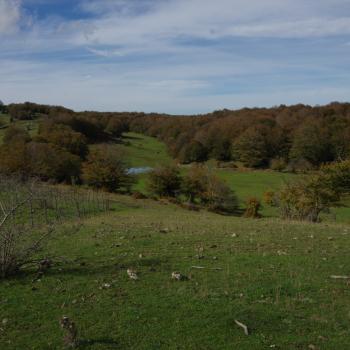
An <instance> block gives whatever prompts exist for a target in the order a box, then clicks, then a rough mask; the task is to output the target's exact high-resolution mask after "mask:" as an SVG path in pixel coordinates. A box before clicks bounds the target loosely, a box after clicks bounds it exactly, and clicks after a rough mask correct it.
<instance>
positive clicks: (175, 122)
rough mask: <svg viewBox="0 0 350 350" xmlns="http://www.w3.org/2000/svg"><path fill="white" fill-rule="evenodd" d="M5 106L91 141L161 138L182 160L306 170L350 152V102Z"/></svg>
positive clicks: (14, 115) (17, 115)
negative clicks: (139, 108) (121, 108)
mask: <svg viewBox="0 0 350 350" xmlns="http://www.w3.org/2000/svg"><path fill="white" fill-rule="evenodd" d="M5 107H6V108H7V110H8V113H9V114H10V116H11V117H12V118H14V119H21V120H23V119H33V118H37V117H39V116H41V117H43V116H45V117H46V118H47V119H48V120H49V121H51V122H52V123H54V124H57V123H59V124H63V125H68V126H69V127H71V128H72V129H73V130H74V131H76V132H80V133H82V134H83V135H84V136H85V137H86V138H87V139H88V141H89V142H90V143H95V142H100V141H105V140H106V139H108V138H111V137H112V138H114V139H118V138H119V137H120V136H121V134H122V133H123V132H126V131H134V132H138V133H142V134H145V135H148V136H153V137H157V138H158V139H160V140H161V141H163V142H164V143H165V144H166V145H167V147H168V151H169V154H170V155H171V156H172V157H173V158H174V159H176V160H177V161H178V162H180V163H183V164H188V163H192V162H205V161H207V160H208V159H215V160H217V161H219V162H228V161H232V162H236V163H238V164H242V165H243V166H245V167H249V168H272V169H274V170H290V171H294V170H303V171H304V170H310V169H315V168H318V167H319V166H320V165H322V164H324V163H329V162H332V161H337V160H342V159H347V158H348V157H349V156H350V142H349V140H350V104H349V103H338V102H333V103H331V104H329V105H326V106H316V107H311V106H307V105H302V104H299V105H294V106H285V105H281V106H278V107H273V108H244V109H241V110H236V111H232V110H227V109H224V110H221V111H215V112H213V113H209V114H205V115H196V116H170V115H165V114H155V113H150V114H145V113H137V112H125V113H99V112H90V111H86V112H79V113H75V112H73V111H72V110H69V109H66V108H64V107H59V106H45V105H37V104H33V103H29V102H27V103H24V104H11V105H9V106H5Z"/></svg>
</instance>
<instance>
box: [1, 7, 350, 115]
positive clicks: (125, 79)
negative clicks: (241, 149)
mask: <svg viewBox="0 0 350 350" xmlns="http://www.w3.org/2000/svg"><path fill="white" fill-rule="evenodd" d="M349 97H350V0H244V1H242V0H74V1H73V0H0V100H2V101H3V102H4V103H12V102H24V101H33V102H37V103H45V104H53V105H64V106H66V107H69V108H73V109H75V110H98V111H145V112H162V113H171V114H197V113H206V112H210V111H213V110H218V109H223V108H228V109H237V108H241V107H265V106H266V107H270V106H275V105H280V104H287V105H290V104H296V103H305V104H310V105H316V104H326V103H329V102H332V101H341V102H345V101H349Z"/></svg>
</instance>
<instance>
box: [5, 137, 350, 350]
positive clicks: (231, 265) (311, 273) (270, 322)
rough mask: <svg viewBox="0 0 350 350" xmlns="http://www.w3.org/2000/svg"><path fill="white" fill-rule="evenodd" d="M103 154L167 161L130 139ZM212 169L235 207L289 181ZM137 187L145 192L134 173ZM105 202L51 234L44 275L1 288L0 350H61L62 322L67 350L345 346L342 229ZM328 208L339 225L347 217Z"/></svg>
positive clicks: (143, 141) (32, 274) (347, 261)
mask: <svg viewBox="0 0 350 350" xmlns="http://www.w3.org/2000/svg"><path fill="white" fill-rule="evenodd" d="M111 147H117V148H119V149H120V150H121V151H122V153H123V154H124V155H125V157H126V159H127V161H128V162H129V164H130V166H132V167H146V166H149V167H155V166H157V165H159V164H170V163H171V162H172V160H171V158H170V157H169V156H168V155H167V152H166V148H165V146H164V145H163V144H162V143H160V142H159V141H157V140H156V139H154V138H150V137H145V136H142V135H138V134H128V135H126V137H125V138H124V143H123V144H118V145H111ZM183 169H184V170H183V171H186V167H184V168H183ZM213 171H216V172H217V173H218V175H219V176H220V177H222V178H223V179H225V180H226V181H227V182H228V183H229V184H230V186H231V187H232V189H234V190H235V192H236V193H237V195H238V197H239V199H240V201H241V203H242V206H243V205H244V201H245V200H246V199H247V198H249V197H251V196H256V197H258V198H261V197H262V195H263V193H264V192H265V191H267V190H276V189H277V188H278V187H279V186H281V185H282V184H283V183H284V182H285V181H288V180H290V179H292V178H293V177H294V176H295V175H292V174H285V173H275V172H267V171H252V172H239V171H233V170H223V169H214V170H213ZM136 187H137V188H138V189H140V190H145V175H142V176H140V177H139V179H138V184H137V185H136ZM82 191H84V190H82ZM110 198H111V201H112V205H111V209H110V210H109V211H108V212H107V213H95V214H94V213H92V214H91V215H89V216H88V217H84V218H81V219H80V220H72V219H71V218H69V217H67V218H66V219H64V220H63V222H62V223H61V224H59V225H57V227H56V230H55V232H54V235H53V238H52V239H51V240H50V241H49V242H48V245H47V246H46V248H45V250H44V251H43V253H42V254H44V256H52V257H54V259H53V265H52V267H51V268H50V269H48V270H47V271H45V272H44V274H38V271H37V269H36V268H35V267H33V268H29V269H27V270H25V271H23V272H22V273H21V274H19V275H17V276H15V277H12V278H9V279H6V280H2V281H1V282H0V349H1V350H18V349H20V350H22V349H37V350H43V349H47V350H51V349H58V350H60V349H62V350H63V349H65V347H64V345H63V335H64V334H63V332H62V330H61V328H60V326H59V320H60V319H61V318H62V317H63V316H68V317H69V318H70V319H71V320H72V321H74V323H75V324H76V327H77V330H78V338H79V342H78V345H77V347H76V348H77V349H87V350H88V349H89V350H103V349H140V350H142V349H145V350H149V349H152V350H153V349H174V350H175V349H184V350H189V349H194V350H197V349H212V350H216V349H217V350H223V349H242V350H245V349H246V350H251V349H253V350H254V349H257V350H260V349H271V348H274V349H283V350H284V349H290V350H294V349H335V350H338V349H344V350H345V349H349V348H350V334H349V322H350V306H349V305H350V304H349V301H350V289H349V281H350V270H349V266H350V255H349V253H348V246H349V244H350V226H349V225H346V224H345V223H341V222H334V220H328V219H329V218H327V220H325V221H324V222H323V223H320V224H309V223H301V222H290V221H282V220H279V219H278V218H276V217H275V216H276V215H277V213H276V212H275V211H274V210H273V209H271V208H265V207H264V208H263V215H264V218H262V219H258V220H252V219H243V218H240V217H234V216H220V215H217V214H214V213H209V212H207V211H205V210H202V211H200V212H191V211H188V210H185V209H182V208H180V207H178V206H176V205H173V204H170V203H167V202H157V201H153V200H150V199H145V200H136V199H133V198H131V197H130V196H120V195H111V196H110ZM336 210H337V216H339V217H340V218H341V219H339V221H344V222H346V221H347V220H349V217H350V215H349V209H348V208H338V209H336ZM337 221H338V218H337ZM41 256H42V255H41ZM127 269H133V270H134V271H135V272H136V274H137V277H138V278H137V280H132V279H130V278H129V276H128V274H127ZM173 272H179V273H181V274H182V275H183V276H184V280H182V281H177V280H173V279H172V273H173ZM236 321H238V322H240V323H241V324H244V325H245V326H246V327H247V328H248V334H245V332H244V330H243V328H242V327H240V326H238V325H237V323H236Z"/></svg>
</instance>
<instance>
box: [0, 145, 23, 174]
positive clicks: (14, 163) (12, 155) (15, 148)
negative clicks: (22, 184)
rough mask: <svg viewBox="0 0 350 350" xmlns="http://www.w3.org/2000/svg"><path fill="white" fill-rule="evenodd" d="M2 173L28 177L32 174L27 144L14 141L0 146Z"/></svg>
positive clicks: (0, 167) (0, 169)
mask: <svg viewBox="0 0 350 350" xmlns="http://www.w3.org/2000/svg"><path fill="white" fill-rule="evenodd" d="M0 173H1V174H5V175H13V174H16V175H19V176H20V177H26V176H28V175H29V174H30V162H29V157H28V150H27V144H26V143H25V142H23V141H14V142H11V143H8V144H4V145H2V146H0Z"/></svg>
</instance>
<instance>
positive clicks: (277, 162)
mask: <svg viewBox="0 0 350 350" xmlns="http://www.w3.org/2000/svg"><path fill="white" fill-rule="evenodd" d="M286 167H287V163H286V161H285V160H284V159H283V158H275V159H272V160H271V161H270V169H272V170H275V171H283V170H284V169H285V168H286Z"/></svg>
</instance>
